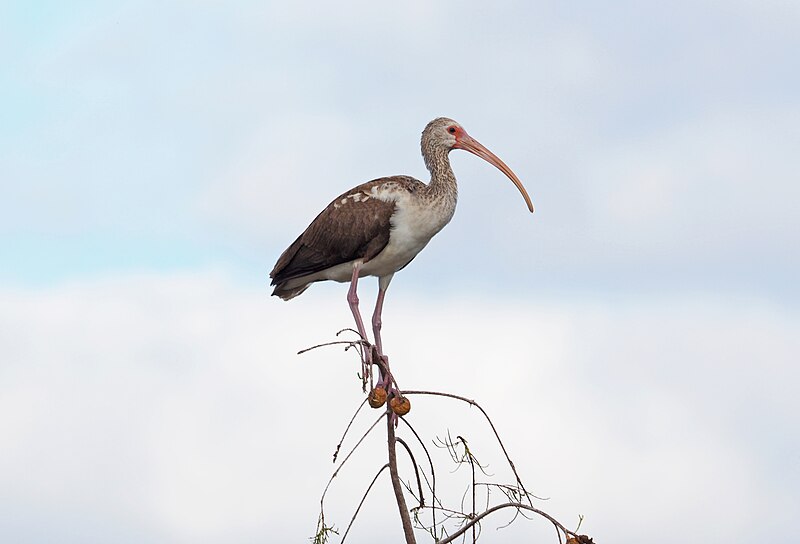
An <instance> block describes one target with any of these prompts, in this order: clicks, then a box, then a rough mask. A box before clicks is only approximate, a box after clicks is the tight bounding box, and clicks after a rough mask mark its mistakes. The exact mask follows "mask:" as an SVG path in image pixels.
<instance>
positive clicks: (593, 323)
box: [0, 274, 800, 543]
mask: <svg viewBox="0 0 800 544" xmlns="http://www.w3.org/2000/svg"><path fill="white" fill-rule="evenodd" d="M370 283H371V282H370ZM365 286H368V284H367V283H366V282H365ZM368 287H369V288H366V289H364V294H363V296H362V301H363V303H362V304H363V305H364V307H365V313H366V314H368V313H369V309H370V308H369V306H370V305H371V298H370V295H369V292H370V291H371V290H373V289H374V287H372V286H368ZM0 298H1V299H2V302H3V303H2V305H0V308H1V309H0V324H1V325H2V326H1V327H0V331H2V332H0V353H2V354H3V361H4V363H3V365H2V366H0V431H2V434H3V436H4V444H5V445H4V447H3V448H2V449H0V504H2V505H6V506H9V507H10V505H13V511H14V512H15V514H16V515H15V520H16V521H13V520H12V521H11V522H10V523H7V524H6V525H5V526H3V525H0V535H2V534H3V533H6V535H4V536H6V537H8V536H14V541H16V542H46V541H51V539H50V538H47V536H46V534H45V533H44V532H43V531H42V529H41V527H42V526H43V525H49V526H50V528H51V530H54V531H56V532H58V530H59V528H61V529H63V530H65V531H67V530H68V531H69V532H70V534H74V535H77V536H76V539H77V540H81V541H87V540H91V535H93V534H96V533H97V532H98V531H99V532H101V533H103V535H104V536H105V537H106V541H107V540H108V539H109V538H110V539H112V540H115V541H134V540H133V537H130V536H128V537H126V536H125V535H126V534H127V535H138V536H139V537H141V536H142V535H146V538H147V539H150V540H159V541H162V542H189V541H191V542H222V541H225V542H230V541H249V540H253V539H261V540H263V539H264V538H268V539H275V538H278V537H280V538H281V539H282V540H286V541H288V540H298V539H303V538H305V537H307V536H308V535H310V534H311V532H312V531H313V524H314V522H315V520H316V510H315V509H316V505H317V502H318V497H319V494H320V493H321V491H322V488H323V487H324V484H325V482H326V481H327V477H328V476H329V474H330V471H331V470H332V466H331V465H330V454H331V452H332V451H333V447H334V445H335V444H336V442H337V441H338V439H339V436H340V433H341V431H342V430H343V428H344V425H345V424H346V421H347V419H348V418H349V416H350V413H351V410H353V409H354V408H355V406H356V405H357V403H358V402H359V400H360V393H359V391H358V384H357V380H356V379H355V372H356V367H357V365H356V362H355V360H354V358H353V357H352V356H351V355H349V354H345V353H342V351H341V350H340V348H326V349H323V350H317V351H314V352H311V353H309V354H307V355H304V356H302V357H298V356H296V355H295V354H294V353H295V351H296V350H298V349H300V348H302V347H305V346H308V345H310V344H314V343H316V342H321V341H326V340H328V339H331V338H332V335H333V332H335V331H336V330H337V329H338V328H340V327H345V326H350V319H351V318H350V316H349V311H348V309H347V307H346V304H345V301H344V289H343V288H342V286H338V288H337V286H323V285H319V286H315V287H314V288H313V289H312V290H311V291H309V292H308V293H307V294H305V295H304V296H303V297H300V298H299V299H297V300H295V301H292V302H291V303H282V302H280V301H278V300H276V299H270V298H268V297H267V293H266V292H265V291H264V290H261V289H260V288H259V289H251V288H246V287H240V286H236V285H235V284H234V283H233V282H232V281H231V280H230V279H229V278H226V277H225V276H224V275H220V274H196V275H184V276H172V277H159V276H150V277H128V278H123V279H115V280H108V281H98V282H94V283H89V282H86V283H75V284H71V285H64V286H61V287H55V288H52V289H49V290H42V291H36V290H27V291H15V290H9V289H5V290H4V291H3V292H2V293H1V294H0ZM797 326H798V316H796V315H794V314H791V313H786V312H785V311H784V310H781V309H779V308H776V307H773V306H770V305H768V304H764V303H763V302H759V301H758V300H725V299H712V298H700V299H697V300H688V299H677V300H664V299H657V300H628V301H625V300H620V301H618V302H616V303H615V304H613V305H609V304H604V303H600V302H595V303H566V304H565V303H560V302H558V301H554V300H549V301H536V302H531V301H523V300H516V301H512V300H487V299H485V298H482V297H474V296H473V297H466V298H458V299H438V300H436V299H434V300H427V299H421V298H416V297H415V296H414V295H411V294H409V293H408V292H407V291H403V289H402V288H401V287H398V288H394V287H393V291H392V292H390V295H389V298H388V299H387V306H386V311H385V343H386V346H387V351H388V352H389V353H390V355H391V357H392V364H393V367H394V369H395V372H396V374H397V377H398V380H399V381H400V383H401V385H403V386H404V387H406V388H425V389H437V390H447V391H451V392H454V393H459V394H463V395H465V396H467V397H470V398H475V399H477V400H478V401H479V402H481V403H482V404H483V406H484V407H485V408H486V409H487V410H488V411H489V412H490V414H491V415H492V416H493V418H494V420H495V424H496V425H497V427H498V429H499V430H500V432H501V433H502V434H503V435H504V437H505V439H506V445H507V446H508V448H509V451H510V453H511V455H512V458H513V459H514V460H515V461H516V463H517V466H518V468H519V469H520V471H521V473H522V475H523V478H525V479H526V480H527V482H528V486H529V487H530V488H531V489H532V491H534V492H535V493H538V494H541V495H546V496H550V497H552V499H551V501H549V502H545V503H543V504H542V506H543V507H544V508H545V509H546V510H549V511H552V512H553V513H555V514H557V515H558V516H559V517H561V518H563V519H564V520H565V521H566V522H569V523H571V522H572V521H573V520H574V519H575V516H576V515H577V514H578V513H582V514H584V515H586V516H587V520H586V522H585V525H584V528H585V530H586V531H587V532H590V533H593V534H594V535H595V537H596V539H597V540H598V541H600V540H602V539H604V538H605V539H607V540H614V541H616V542H635V541H639V540H640V537H641V533H642V532H647V533H648V534H649V535H650V539H651V540H654V541H655V542H665V543H666V542H674V539H675V530H676V529H675V528H676V526H680V527H681V528H682V530H681V540H682V541H685V542H688V543H691V542H706V541H708V539H709V538H719V539H722V540H725V541H726V542H749V541H752V536H753V534H754V533H753V531H754V529H753V528H754V527H759V531H761V533H760V534H762V536H764V537H765V538H766V539H767V540H769V539H771V538H772V537H775V538H776V537H777V536H778V535H780V534H782V533H781V530H782V527H783V528H786V527H788V523H789V520H790V519H791V516H792V515H793V512H795V511H796V509H797V507H798V505H799V504H798V499H799V498H798V495H797V489H798V486H797V483H798V481H797V480H798V476H800V471H798V469H797V460H796V455H795V454H794V453H793V452H796V451H797V448H798V443H797V437H796V436H792V435H791V433H789V431H788V429H789V428H790V426H791V422H792V419H793V418H792V415H791V414H794V413H797V411H798V409H800V405H798V401H797V398H796V395H794V394H793V391H792V384H794V383H797V378H798V376H797V370H796V365H794V364H793V362H792V361H793V360H794V358H795V357H794V356H795V354H796V353H797V351H798V348H800V346H798V338H797V335H796V330H797ZM413 401H414V409H413V410H412V419H411V421H412V424H414V425H415V426H416V427H417V428H418V429H419V430H420V432H423V433H424V434H425V435H426V436H428V437H432V436H434V435H440V436H441V435H443V434H444V433H445V432H446V431H447V430H448V429H449V430H450V431H451V432H453V433H454V434H463V435H465V436H467V437H468V438H469V439H470V440H471V444H472V445H473V447H474V448H475V449H476V451H478V452H479V453H480V456H481V457H482V458H483V459H486V460H488V461H489V462H490V463H491V471H492V472H493V473H498V474H499V475H502V474H504V469H503V468H502V464H501V463H500V459H499V453H498V451H497V448H496V447H495V446H494V445H493V443H492V441H491V440H490V437H489V436H488V435H487V434H486V429H485V426H484V425H483V424H482V422H481V420H480V417H479V416H478V414H477V413H476V412H475V410H470V409H468V408H466V407H459V406H457V405H454V404H453V403H449V402H445V401H440V400H433V399H425V398H422V397H416V398H414V399H413ZM372 417H374V413H370V414H369V415H368V416H365V417H364V418H363V419H362V420H361V421H362V423H364V424H365V422H367V421H368V420H369V419H370V418H372ZM773 425H775V426H777V428H779V429H784V432H781V431H770V430H769V429H771V428H772V426H773ZM373 438H374V439H373V440H372V441H368V442H369V444H368V447H367V448H366V449H365V450H364V452H363V454H362V455H360V456H358V457H357V458H354V460H353V464H352V465H350V466H349V468H348V469H347V470H346V471H344V472H343V473H342V475H341V476H340V477H339V478H337V481H336V482H335V484H334V486H333V488H332V491H331V497H330V500H329V502H328V507H329V509H330V510H329V521H334V522H335V523H336V524H337V526H338V527H340V528H342V527H343V526H344V525H345V524H346V522H347V521H348V520H349V512H350V511H351V509H352V507H353V506H354V505H355V504H356V502H357V500H358V497H359V496H360V493H361V491H362V490H363V489H364V486H365V485H366V482H367V481H368V480H369V479H370V478H371V476H372V473H373V471H374V470H376V469H377V468H378V467H379V466H380V464H381V463H382V459H383V453H382V440H381V439H380V437H379V436H378V435H376V436H375V437H373ZM434 454H436V452H435V451H434ZM439 475H440V477H441V480H440V481H444V480H445V479H447V478H459V477H462V474H461V473H457V474H456V475H450V474H449V468H448V467H447V466H443V467H440V470H439ZM448 488H449V492H450V493H452V494H453V495H454V496H456V497H458V496H460V492H461V487H460V484H458V485H456V484H451V485H450V486H449V487H448ZM374 501H375V502H370V505H371V506H370V507H369V508H368V510H367V512H368V514H366V515H365V516H364V517H363V518H362V520H363V521H362V525H360V527H361V528H362V529H361V532H357V533H356V534H354V535H353V536H354V537H355V540H354V542H359V541H366V540H364V539H365V538H366V534H367V532H368V531H367V528H369V527H371V526H373V524H383V527H384V528H385V527H390V528H391V527H394V526H395V525H396V523H397V521H396V513H395V511H394V509H393V507H392V506H391V503H390V502H389V499H388V493H387V490H386V483H385V482H383V485H382V486H379V488H378V489H376V491H375V495H374ZM765 518H769V519H771V520H773V521H772V523H770V524H769V525H768V526H764V525H763V523H762V521H763V519H765ZM66 519H70V521H69V522H67V521H65V520H66ZM539 529H540V527H539V525H533V526H531V525H527V524H526V525H524V526H522V527H517V528H515V529H513V530H512V532H507V533H505V534H507V535H512V534H516V531H520V532H525V531H538V530H539ZM501 534H502V533H501ZM545 534H546V533H545ZM126 538H127V539H128V540H126ZM360 539H361V540H360ZM139 540H140V539H139Z"/></svg>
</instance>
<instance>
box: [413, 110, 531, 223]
mask: <svg viewBox="0 0 800 544" xmlns="http://www.w3.org/2000/svg"><path fill="white" fill-rule="evenodd" d="M451 149H463V150H465V151H469V152H470V153H472V154H474V155H477V156H478V157H480V158H482V159H483V160H485V161H486V162H488V163H490V164H493V165H494V166H496V167H497V168H498V169H499V170H500V171H501V172H503V173H504V174H505V175H506V176H508V179H510V180H511V181H512V182H513V183H514V185H515V186H516V187H517V189H519V192H520V193H522V197H523V198H524V199H525V204H527V205H528V209H529V210H530V211H531V213H533V202H531V198H530V196H528V191H526V190H525V187H524V186H523V185H522V182H521V181H520V180H519V178H518V177H517V176H516V174H514V172H512V171H511V169H510V168H509V167H508V166H506V163H504V162H503V161H501V160H500V158H499V157H498V156H497V155H495V154H494V153H492V152H491V151H489V150H488V149H487V148H486V147H484V146H483V144H481V143H480V142H479V141H478V140H476V139H475V138H473V137H472V136H470V135H469V134H467V131H466V130H464V128H463V127H462V126H461V125H459V124H458V123H457V122H455V121H453V120H452V119H448V118H447V117H437V118H436V119H434V120H433V121H431V122H430V123H428V125H427V126H426V127H425V130H423V131H422V154H423V156H424V157H425V160H426V162H427V161H428V160H429V158H431V157H432V156H433V155H435V154H436V151H437V150H438V151H440V152H441V151H445V154H446V153H448V152H449V151H450V150H451Z"/></svg>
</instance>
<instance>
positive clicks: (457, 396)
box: [403, 391, 533, 507]
mask: <svg viewBox="0 0 800 544" xmlns="http://www.w3.org/2000/svg"><path fill="white" fill-rule="evenodd" d="M403 394H404V395H432V396H438V397H448V398H451V399H457V400H460V401H462V402H466V403H467V404H469V405H470V406H475V407H476V408H477V409H478V410H480V411H481V413H482V414H483V417H485V418H486V421H487V422H488V423H489V426H490V427H491V428H492V432H493V433H494V436H495V438H497V442H498V443H499V444H500V448H501V449H502V450H503V454H504V455H505V456H506V461H508V464H509V466H510V467H511V471H512V472H513V473H514V477H515V478H516V479H517V483H518V484H519V486H520V488H522V490H523V491H525V494H526V496H527V498H528V501H529V504H530V506H531V507H533V501H532V500H531V499H530V496H528V495H529V494H528V490H527V489H525V485H524V484H523V483H522V479H521V478H520V477H519V473H518V472H517V468H516V466H514V462H513V461H512V460H511V457H510V456H509V455H508V451H507V450H506V446H505V444H503V441H502V440H501V439H500V434H499V433H498V432H497V429H496V428H495V426H494V423H493V422H492V419H491V418H490V417H489V414H487V413H486V410H484V409H483V407H482V406H481V405H480V404H478V403H477V402H475V401H474V400H472V399H468V398H466V397H462V396H461V395H454V394H452V393H441V392H439V391H403Z"/></svg>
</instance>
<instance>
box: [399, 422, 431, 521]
mask: <svg viewBox="0 0 800 544" xmlns="http://www.w3.org/2000/svg"><path fill="white" fill-rule="evenodd" d="M395 440H397V441H398V442H399V443H400V444H402V446H403V447H404V448H405V449H406V452H407V453H408V457H409V458H410V459H411V464H413V465H414V474H415V475H416V477H417V488H418V489H419V505H420V506H423V507H424V506H425V495H424V494H423V493H422V480H421V479H420V477H419V467H418V466H417V460H416V459H415V458H414V454H413V453H411V448H409V447H408V444H406V441H405V440H403V439H402V438H400V437H399V436H397V437H395Z"/></svg>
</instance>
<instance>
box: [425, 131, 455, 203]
mask: <svg viewBox="0 0 800 544" xmlns="http://www.w3.org/2000/svg"><path fill="white" fill-rule="evenodd" d="M449 152H450V150H449V149H447V148H445V147H442V146H440V145H438V146H437V145H433V144H432V143H431V142H425V141H423V142H422V156H423V158H424V159H425V166H427V167H428V171H429V172H430V173H431V182H430V183H429V184H428V187H427V191H426V192H427V193H428V195H429V196H430V197H432V198H437V199H438V198H446V199H447V200H451V201H452V202H453V203H455V201H456V200H457V199H458V185H457V184H456V176H455V174H453V169H452V168H451V167H450V159H449V157H448V153H449Z"/></svg>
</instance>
